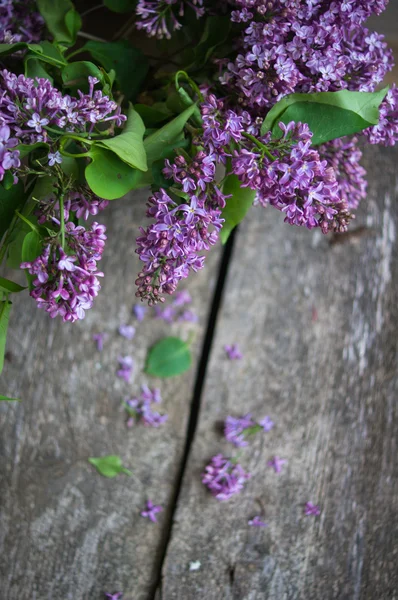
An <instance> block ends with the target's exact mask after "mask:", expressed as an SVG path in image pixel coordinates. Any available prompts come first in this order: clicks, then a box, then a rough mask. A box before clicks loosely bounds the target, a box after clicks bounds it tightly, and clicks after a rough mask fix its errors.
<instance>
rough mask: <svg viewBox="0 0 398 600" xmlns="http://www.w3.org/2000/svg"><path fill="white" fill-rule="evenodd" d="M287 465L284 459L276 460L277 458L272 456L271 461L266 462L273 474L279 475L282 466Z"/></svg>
mask: <svg viewBox="0 0 398 600" xmlns="http://www.w3.org/2000/svg"><path fill="white" fill-rule="evenodd" d="M286 463H287V460H286V459H284V458H278V456H274V457H273V458H272V459H271V460H269V461H268V462H267V465H268V466H269V467H272V468H273V469H274V471H275V473H280V472H281V470H282V466H283V465H284V464H286Z"/></svg>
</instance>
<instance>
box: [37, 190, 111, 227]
mask: <svg viewBox="0 0 398 600" xmlns="http://www.w3.org/2000/svg"><path fill="white" fill-rule="evenodd" d="M108 204H109V202H108V200H103V199H102V198H98V196H96V195H95V194H93V192H92V191H91V190H90V189H89V187H88V186H87V185H78V186H77V187H76V188H75V190H74V191H73V192H67V193H66V194H65V195H64V219H65V221H68V219H69V218H70V213H71V212H72V213H74V214H75V216H76V217H77V218H78V219H83V220H84V221H87V220H88V218H89V217H90V216H92V217H93V216H96V215H97V214H98V213H99V212H100V211H102V210H104V209H105V208H106V207H107V206H108ZM35 214H36V216H37V217H38V222H39V224H40V225H43V224H44V223H45V222H46V221H51V222H52V223H55V224H57V225H59V202H58V198H57V196H56V195H55V194H49V195H47V196H45V197H44V198H41V199H40V200H39V203H38V207H37V209H36V211H35Z"/></svg>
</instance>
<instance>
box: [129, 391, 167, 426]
mask: <svg viewBox="0 0 398 600" xmlns="http://www.w3.org/2000/svg"><path fill="white" fill-rule="evenodd" d="M161 401H162V397H161V395H160V390H159V389H158V388H154V389H151V388H149V387H148V386H147V385H143V386H141V394H140V395H139V396H137V397H135V398H132V399H131V400H126V401H125V403H124V406H125V408H126V410H127V413H128V415H129V419H128V420H127V426H128V427H132V426H133V425H134V424H135V423H136V422H142V423H143V424H144V425H147V426H148V427H159V425H162V424H163V423H165V422H166V421H167V415H162V414H160V413H159V412H157V411H154V410H153V409H152V406H151V405H152V404H159V403H160V402H161Z"/></svg>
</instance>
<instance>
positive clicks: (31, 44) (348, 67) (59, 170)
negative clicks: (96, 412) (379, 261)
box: [0, 0, 398, 370]
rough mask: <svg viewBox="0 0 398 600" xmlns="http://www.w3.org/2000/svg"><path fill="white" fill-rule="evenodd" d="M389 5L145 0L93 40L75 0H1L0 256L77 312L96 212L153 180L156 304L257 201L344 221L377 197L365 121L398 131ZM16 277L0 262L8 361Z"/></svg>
mask: <svg viewBox="0 0 398 600" xmlns="http://www.w3.org/2000/svg"><path fill="white" fill-rule="evenodd" d="M108 4H109V6H110V7H111V6H112V3H108ZM115 4H117V3H115ZM125 4H126V6H127V5H128V3H125ZM386 5H387V0H374V1H373V2H368V1H365V0H335V1H330V0H218V1H217V2H215V1H214V0H139V1H138V3H135V2H132V3H131V10H132V11H133V15H134V18H135V25H136V29H137V30H138V32H140V33H139V34H137V35H135V42H136V45H133V44H131V43H130V42H129V41H128V40H118V41H115V42H101V41H93V40H92V39H91V38H93V39H95V36H92V35H91V36H89V38H90V39H89V41H88V42H86V43H84V44H82V43H81V41H79V37H78V35H79V32H80V29H81V24H82V21H81V18H80V16H79V14H78V12H77V11H76V9H75V8H74V7H73V4H72V3H71V2H70V0H59V1H58V2H57V3H53V2H50V1H49V0H37V2H30V1H29V2H22V1H21V0H4V1H3V2H2V3H1V6H0V24H1V27H0V30H1V32H2V33H1V43H0V56H1V61H2V64H1V70H0V215H1V222H0V262H4V263H6V264H7V266H8V267H11V268H16V269H22V270H23V271H24V272H25V274H26V279H27V287H28V288H29V292H30V295H31V297H32V298H33V299H34V300H35V302H36V304H37V306H38V307H40V308H43V309H44V310H45V311H46V312H48V313H49V315H50V316H51V317H52V318H54V317H61V318H62V319H63V321H68V322H74V321H76V320H78V319H82V318H84V316H85V312H86V311H87V310H88V309H90V308H91V306H92V305H93V301H94V299H95V297H96V296H97V294H98V293H99V290H100V287H101V286H100V281H101V278H102V277H103V276H104V273H103V272H102V271H101V270H100V267H99V261H100V260H101V257H102V254H103V252H104V251H105V245H106V231H105V227H104V225H102V224H101V223H100V222H98V221H97V219H99V220H100V213H101V211H102V210H104V209H105V208H106V206H107V205H108V202H109V201H111V200H116V199H118V198H120V197H122V196H124V195H125V194H126V193H127V192H129V191H131V190H135V189H139V188H149V187H150V188H151V195H150V197H149V200H148V204H147V217H148V219H149V221H148V222H146V223H142V226H141V227H140V230H139V231H138V232H137V242H136V252H137V253H138V255H139V258H140V260H141V261H142V267H141V270H140V272H139V273H138V274H137V279H136V285H137V291H136V296H137V297H138V298H139V299H140V300H141V301H143V302H145V303H148V304H149V305H150V306H152V305H156V304H157V303H159V302H164V300H165V297H166V296H167V295H170V294H173V293H174V292H175V290H176V288H177V286H178V284H179V282H180V281H181V280H182V279H184V278H186V277H187V276H188V275H189V274H190V272H191V271H195V272H196V271H198V270H200V269H202V268H203V267H204V263H205V254H206V251H208V250H210V248H211V247H212V246H214V245H215V244H216V243H217V242H218V241H219V240H221V242H223V243H225V242H226V241H227V239H228V236H229V235H230V233H231V231H232V230H233V229H234V228H235V227H236V226H237V225H238V224H239V223H240V222H241V221H242V219H243V218H244V217H245V215H246V213H247V211H248V210H249V209H250V208H251V206H252V205H258V206H260V207H264V208H265V207H267V206H271V207H274V208H276V209H277V210H279V211H281V213H283V218H284V221H285V222H286V223H287V224H289V225H297V226H304V227H306V228H308V229H315V228H320V230H321V231H322V232H323V233H325V234H327V233H329V232H337V233H340V232H345V231H346V230H347V228H348V227H349V225H350V222H351V220H352V219H353V217H354V213H355V209H356V208H357V206H358V204H359V202H360V201H361V200H362V199H364V198H365V197H366V178H365V177H366V173H365V170H364V169H363V167H362V166H361V164H360V159H361V150H360V149H359V145H358V144H359V141H360V138H362V139H363V141H367V142H369V143H370V144H384V145H393V144H394V143H395V141H396V139H397V138H398V92H397V88H396V87H395V86H392V87H391V88H388V87H383V86H382V82H383V79H384V77H385V75H386V73H387V72H388V71H390V70H391V68H392V66H393V59H392V53H391V51H390V50H389V49H388V48H387V45H386V43H385V41H384V39H383V36H382V35H379V34H377V33H374V32H371V31H369V30H368V29H367V28H366V26H365V21H366V20H367V19H368V17H369V16H371V15H372V14H380V13H381V12H382V11H383V10H384V9H385V8H386ZM103 10H109V9H107V8H105V7H103ZM145 36H149V37H151V38H154V41H153V51H151V53H150V56H147V55H146V51H145V50H143V49H141V48H140V47H138V46H139V45H142V48H144V49H147V48H148V43H147V42H146V43H142V41H143V40H142V38H143V37H145ZM85 37H86V38H87V36H85ZM81 53H85V54H86V55H87V54H89V55H90V56H91V60H79V56H78V55H79V54H81ZM115 65H116V68H114V66H115ZM93 217H94V220H93ZM105 275H106V274H105ZM23 289H25V288H24V287H23V286H20V285H19V284H17V283H15V282H14V281H12V280H9V279H6V278H4V277H1V278H0V350H1V352H0V354H1V356H0V370H1V368H2V365H3V354H4V348H5V336H6V331H7V325H8V320H9V316H10V309H11V301H10V297H11V295H12V294H13V293H18V292H20V291H22V290H23Z"/></svg>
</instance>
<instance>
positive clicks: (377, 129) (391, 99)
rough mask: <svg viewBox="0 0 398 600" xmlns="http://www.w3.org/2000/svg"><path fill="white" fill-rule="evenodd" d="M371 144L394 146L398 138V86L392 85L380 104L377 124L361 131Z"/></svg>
mask: <svg viewBox="0 0 398 600" xmlns="http://www.w3.org/2000/svg"><path fill="white" fill-rule="evenodd" d="M362 133H363V134H364V135H365V137H366V139H367V140H368V142H370V143H371V144H382V145H383V146H394V145H395V144H396V142H397V140H398V88H397V87H396V86H395V85H393V86H392V87H391V89H390V90H389V91H388V92H387V96H386V97H385V99H384V100H383V102H382V103H381V105H380V119H379V122H378V124H377V125H374V126H373V127H369V128H368V129H365V131H363V132H362Z"/></svg>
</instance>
